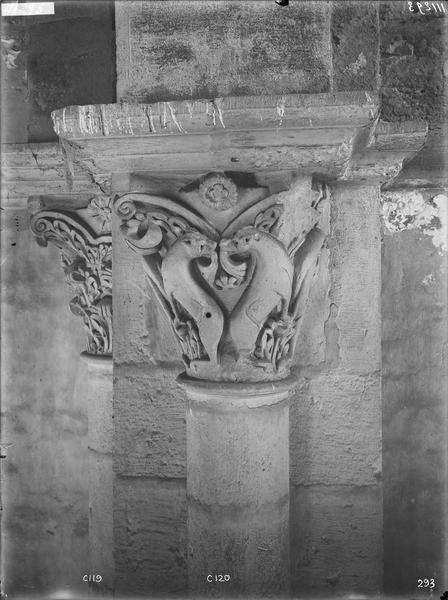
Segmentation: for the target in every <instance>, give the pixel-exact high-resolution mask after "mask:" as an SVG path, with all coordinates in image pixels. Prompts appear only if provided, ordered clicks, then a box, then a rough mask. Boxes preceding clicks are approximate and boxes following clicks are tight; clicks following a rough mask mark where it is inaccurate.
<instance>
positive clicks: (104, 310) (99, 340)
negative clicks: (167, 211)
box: [28, 195, 112, 356]
mask: <svg viewBox="0 0 448 600" xmlns="http://www.w3.org/2000/svg"><path fill="white" fill-rule="evenodd" d="M28 207H29V211H30V213H31V231H32V232H33V234H34V236H35V238H36V241H37V243H38V244H39V245H41V246H47V244H48V242H50V243H52V244H54V245H55V246H56V247H57V248H58V249H59V251H60V258H61V263H62V268H63V271H64V274H65V277H66V280H67V283H68V284H69V285H70V287H71V288H72V290H73V291H74V294H75V295H74V297H73V298H72V300H71V301H70V310H71V311H72V313H73V314H75V315H78V316H80V317H81V318H82V319H83V322H84V325H85V327H86V330H87V347H86V350H87V353H89V354H93V355H104V356H108V355H111V354H112V236H111V227H110V219H111V199H110V197H109V196H103V195H95V196H93V197H90V198H89V199H88V200H87V201H86V200H83V199H79V198H71V199H70V198H61V197H59V198H50V197H45V196H37V197H31V198H30V199H29V201H28Z"/></svg>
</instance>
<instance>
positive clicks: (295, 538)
mask: <svg viewBox="0 0 448 600" xmlns="http://www.w3.org/2000/svg"><path fill="white" fill-rule="evenodd" d="M381 522H382V502H381V489H380V487H379V486H375V485H369V486H360V487H352V486H344V485H326V484H324V485H319V486H311V487H307V486H306V487H305V486H295V485H294V486H292V487H291V589H292V591H293V593H295V594H297V596H299V597H300V596H301V595H302V594H303V590H307V595H308V596H311V595H313V596H314V595H316V597H321V596H324V597H327V596H328V597H335V596H337V595H339V594H341V595H343V596H344V597H351V596H350V594H353V597H355V595H357V596H356V597H360V596H359V595H360V594H372V593H375V592H376V593H378V592H379V591H380V590H381V581H382V550H383V548H382V528H381ZM313 596H311V597H313ZM362 597H364V596H362Z"/></svg>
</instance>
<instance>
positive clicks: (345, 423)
mask: <svg viewBox="0 0 448 600" xmlns="http://www.w3.org/2000/svg"><path fill="white" fill-rule="evenodd" d="M302 385H303V386H304V387H303V388H302V389H301V390H300V391H299V393H297V395H295V396H294V397H293V398H292V399H291V424H290V427H291V433H290V436H291V480H292V481H293V482H294V483H297V484H302V485H313V484H321V485H352V486H360V485H372V484H374V483H376V482H377V481H378V479H381V401H380V394H381V387H380V381H379V376H378V374H375V373H372V374H371V375H354V374H350V373H348V372H347V371H345V370H341V369H338V370H334V371H331V372H329V373H323V374H321V375H320V376H314V378H313V379H312V380H311V381H310V382H309V384H307V383H302Z"/></svg>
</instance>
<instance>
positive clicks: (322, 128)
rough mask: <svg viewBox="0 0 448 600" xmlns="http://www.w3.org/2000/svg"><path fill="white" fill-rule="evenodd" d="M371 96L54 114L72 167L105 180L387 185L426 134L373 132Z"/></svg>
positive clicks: (413, 125) (409, 129)
mask: <svg viewBox="0 0 448 600" xmlns="http://www.w3.org/2000/svg"><path fill="white" fill-rule="evenodd" d="M378 111H379V103H378V99H377V96H376V95H375V94H373V93H369V92H340V93H332V94H289V95H284V96H242V97H228V98H216V99H214V100H194V101H193V100H185V101H173V102H158V103H155V104H127V103H123V104H99V105H88V106H69V107H66V108H63V109H59V110H56V111H54V112H53V113H52V117H53V122H54V126H55V131H56V133H57V134H58V135H59V137H60V138H61V140H63V143H64V147H65V149H66V151H67V152H68V155H69V157H70V160H71V161H72V162H73V163H74V164H75V165H78V166H82V167H84V168H85V169H86V170H87V171H88V172H90V173H91V175H92V176H95V175H96V174H101V173H104V172H109V173H110V172H112V173H135V172H152V173H158V174H161V173H181V172H192V171H201V172H203V173H205V172H207V171H246V172H262V171H278V170H281V171H294V172H300V173H302V174H308V175H316V176H318V177H320V178H323V179H328V180H331V179H338V178H341V179H346V180H354V179H366V178H373V179H375V180H381V181H386V180H387V179H390V178H391V177H395V176H396V175H397V174H398V172H399V170H400V169H401V166H402V163H403V161H404V160H405V159H409V158H410V157H412V156H413V155H414V154H415V153H416V152H417V151H418V150H419V149H420V148H421V147H422V145H423V143H424V141H425V137H426V125H425V124H424V123H422V122H410V123H402V124H397V125H395V124H394V125H390V124H384V123H381V122H378Z"/></svg>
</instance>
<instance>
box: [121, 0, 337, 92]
mask: <svg viewBox="0 0 448 600" xmlns="http://www.w3.org/2000/svg"><path fill="white" fill-rule="evenodd" d="M116 29H117V65H118V73H117V75H118V81H117V90H118V97H119V98H120V99H121V100H127V101H134V102H157V101H161V100H176V99H188V98H213V97H217V96H244V95H252V94H285V93H294V92H303V93H311V92H325V91H329V89H330V77H329V73H330V45H329V37H330V4H329V3H327V2H293V3H291V5H290V6H289V7H288V9H287V10H284V9H283V8H281V7H279V6H277V5H276V4H275V3H274V2H272V1H271V0H256V1H251V2H228V1H222V2H221V1H220V2H216V1H210V0H209V1H202V2H200V3H198V2H196V1H195V0H190V1H184V0H182V1H176V0H168V1H166V0H164V1H154V0H152V1H143V2H138V3H132V4H131V3H129V2H123V1H121V2H117V3H116Z"/></svg>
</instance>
